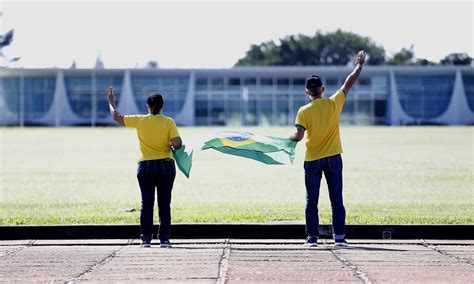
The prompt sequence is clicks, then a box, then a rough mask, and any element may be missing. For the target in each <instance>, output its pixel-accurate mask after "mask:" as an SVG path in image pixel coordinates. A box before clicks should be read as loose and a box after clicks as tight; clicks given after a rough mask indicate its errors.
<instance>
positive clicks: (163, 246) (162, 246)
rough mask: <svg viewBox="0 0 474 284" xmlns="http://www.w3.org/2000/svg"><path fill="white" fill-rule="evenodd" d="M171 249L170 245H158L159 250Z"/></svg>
mask: <svg viewBox="0 0 474 284" xmlns="http://www.w3.org/2000/svg"><path fill="white" fill-rule="evenodd" d="M171 247H173V246H172V245H160V248H171Z"/></svg>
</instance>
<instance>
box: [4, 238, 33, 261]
mask: <svg viewBox="0 0 474 284" xmlns="http://www.w3.org/2000/svg"><path fill="white" fill-rule="evenodd" d="M35 242H36V240H30V241H29V242H28V243H27V244H25V245H22V246H20V247H18V248H16V249H14V250H11V251H7V252H6V253H4V254H2V255H0V257H6V256H9V255H12V254H15V253H17V252H20V251H22V250H24V249H25V248H27V247H30V246H32V245H33V244H34V243H35Z"/></svg>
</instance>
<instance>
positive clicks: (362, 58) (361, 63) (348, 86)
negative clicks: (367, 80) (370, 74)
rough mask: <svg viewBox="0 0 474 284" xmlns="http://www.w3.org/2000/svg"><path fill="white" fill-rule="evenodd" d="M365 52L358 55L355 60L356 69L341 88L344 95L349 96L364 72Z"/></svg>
mask: <svg viewBox="0 0 474 284" xmlns="http://www.w3.org/2000/svg"><path fill="white" fill-rule="evenodd" d="M365 55H366V53H365V51H363V50H361V51H359V53H358V54H357V57H356V59H355V64H356V67H355V68H354V70H353V71H352V72H351V74H349V76H347V78H346V80H345V81H344V84H343V85H342V87H341V89H340V90H341V91H342V92H343V93H344V95H345V96H347V93H349V90H350V89H351V88H352V86H353V85H354V84H355V82H357V79H359V74H360V72H361V71H362V66H364V63H365Z"/></svg>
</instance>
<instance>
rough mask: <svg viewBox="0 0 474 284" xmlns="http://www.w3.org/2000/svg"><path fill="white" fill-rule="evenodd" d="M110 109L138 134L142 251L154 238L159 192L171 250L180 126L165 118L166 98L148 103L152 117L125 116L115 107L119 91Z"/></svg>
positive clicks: (156, 96) (163, 232)
mask: <svg viewBox="0 0 474 284" xmlns="http://www.w3.org/2000/svg"><path fill="white" fill-rule="evenodd" d="M106 95H107V99H108V101H109V109H110V113H111V115H112V117H113V119H114V120H115V121H116V122H117V123H118V124H120V125H122V126H126V127H132V128H135V129H136V130H137V136H138V142H139V145H140V153H141V155H140V159H139V160H138V169H137V179H138V183H139V185H140V190H141V210H140V230H141V240H142V247H150V244H151V240H152V238H153V211H154V210H153V206H154V203H155V188H156V192H157V199H158V215H159V218H160V229H159V232H158V236H159V238H160V246H161V247H171V243H170V240H169V239H170V236H171V208H170V207H171V191H172V189H173V183H174V179H175V177H176V168H175V164H174V160H173V153H172V152H171V147H173V148H174V149H178V148H180V147H181V145H182V141H181V138H180V136H179V132H178V129H177V127H176V123H175V122H174V120H173V119H172V118H171V117H167V116H164V115H162V114H161V111H162V110H163V106H164V100H163V96H162V95H161V94H160V93H152V94H151V95H150V96H149V97H148V99H147V108H148V114H146V115H125V116H124V115H121V114H120V113H119V112H118V111H117V107H116V106H115V91H114V89H113V88H112V87H110V88H109V89H108V90H107V92H106Z"/></svg>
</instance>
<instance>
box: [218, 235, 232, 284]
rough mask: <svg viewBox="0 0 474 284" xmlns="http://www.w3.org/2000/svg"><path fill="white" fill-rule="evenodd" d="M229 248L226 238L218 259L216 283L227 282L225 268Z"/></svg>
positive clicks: (223, 283)
mask: <svg viewBox="0 0 474 284" xmlns="http://www.w3.org/2000/svg"><path fill="white" fill-rule="evenodd" d="M230 250H231V248H230V241H229V239H226V240H225V243H224V249H223V250H222V255H221V258H220V260H219V271H218V273H217V279H216V284H225V283H227V280H228V279H227V270H228V269H229V257H230Z"/></svg>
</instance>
